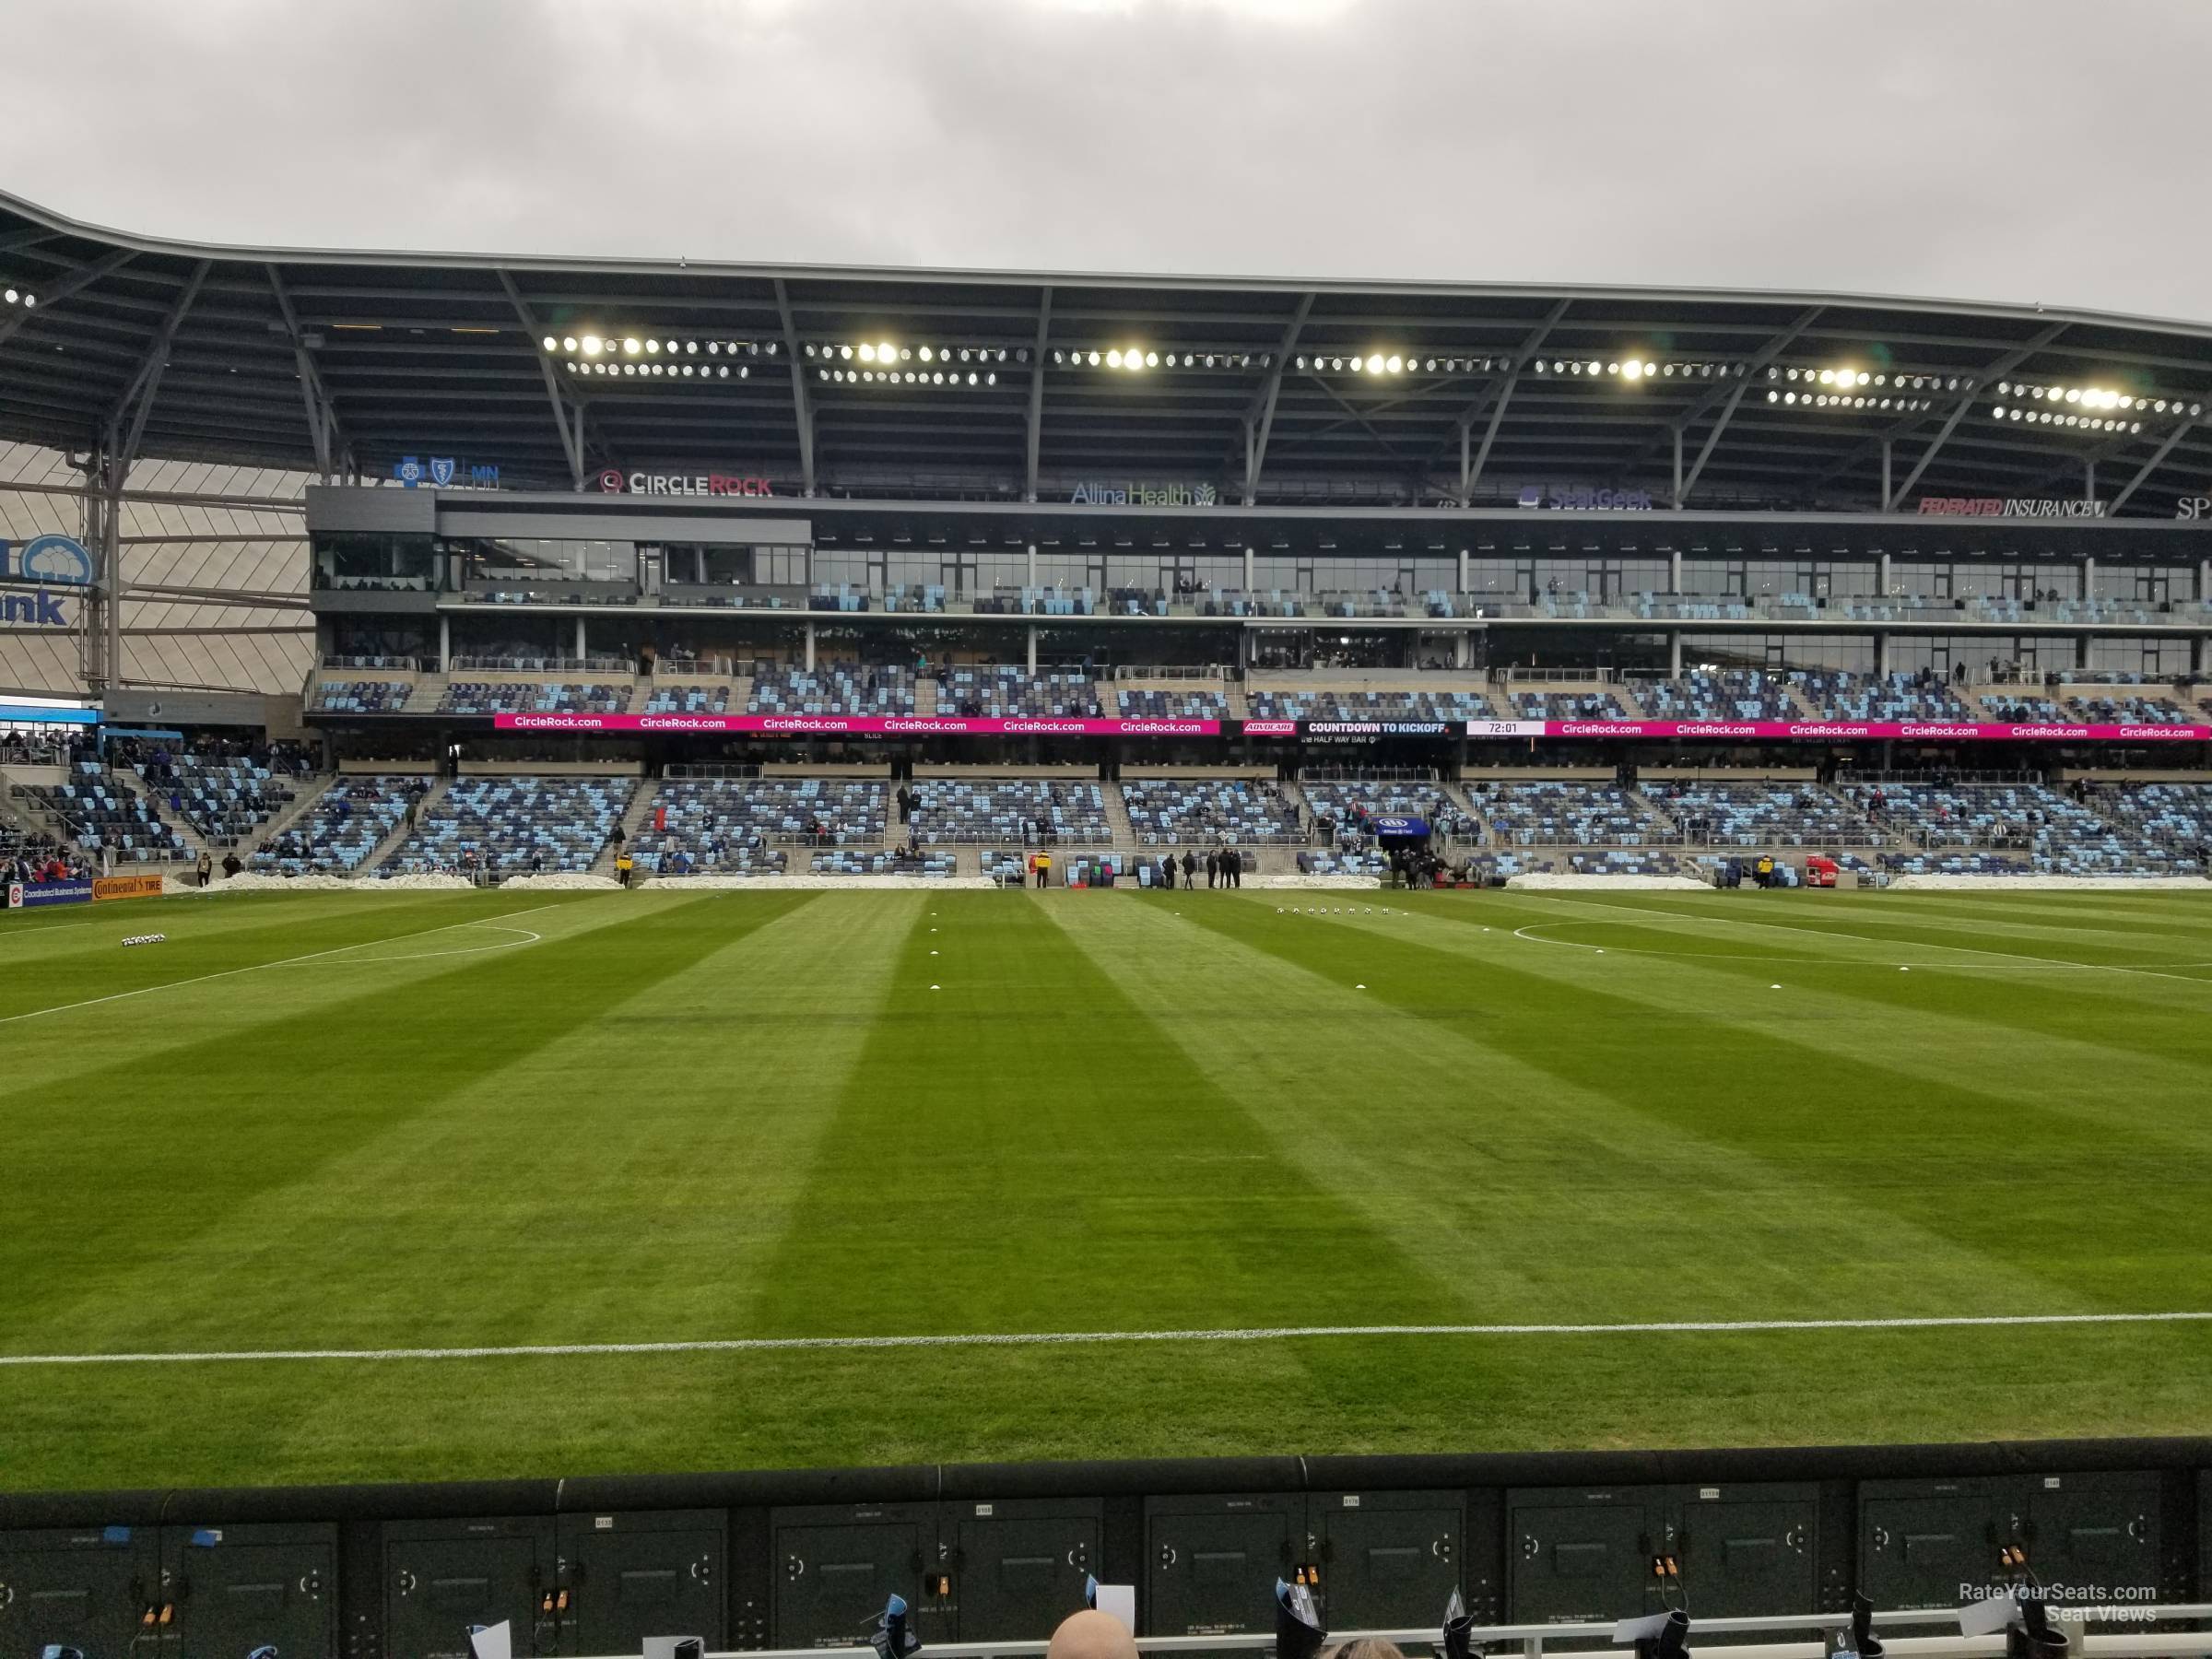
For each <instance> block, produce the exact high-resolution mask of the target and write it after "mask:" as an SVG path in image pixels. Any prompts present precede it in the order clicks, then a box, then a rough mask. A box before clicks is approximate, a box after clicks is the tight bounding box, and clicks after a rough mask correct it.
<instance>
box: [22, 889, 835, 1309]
mask: <svg viewBox="0 0 2212 1659" xmlns="http://www.w3.org/2000/svg"><path fill="white" fill-rule="evenodd" d="M698 902H699V900H696V899H691V900H673V901H670V900H659V901H653V902H645V903H632V904H629V905H626V906H617V905H613V904H608V903H606V902H605V901H601V903H600V904H598V905H597V906H594V907H593V908H591V909H583V908H582V907H577V908H575V909H572V910H571V912H570V913H571V914H573V915H580V916H582V917H584V918H587V919H590V920H594V921H597V922H599V923H600V925H594V926H589V927H586V928H582V929H581V930H580V931H577V932H574V933H571V935H567V936H563V937H559V938H548V939H547V940H546V941H545V942H544V943H543V944H541V945H536V946H533V947H529V948H528V949H527V950H523V951H516V952H513V953H512V954H506V953H502V954H501V955H499V956H493V957H477V958H458V959H444V960H442V961H439V960H432V961H425V962H414V963H406V964H396V965H386V966H384V967H382V968H379V969H377V970H375V971H374V977H373V979H372V981H371V984H372V986H373V988H364V989H359V990H357V991H356V992H355V993H354V994H350V995H347V994H343V993H342V992H338V993H334V990H333V987H334V985H335V984H336V983H338V981H337V980H335V979H334V977H333V976H331V975H327V974H324V975H298V976H291V977H287V976H284V975H282V974H279V973H275V972H271V973H267V974H260V975H256V976H254V992H253V996H252V997H250V998H246V999H243V1002H244V1006H247V1007H250V1008H251V1009H252V1010H253V1015H254V1018H253V1024H252V1027H251V1039H250V1040H246V1039H245V1038H243V1037H242V1036H241V1032H240V1030H237V1029H235V1028H233V1027H229V1026H224V1025H218V1029H217V1030H215V1032H214V1033H213V1034H210V1035H206V1036H202V1037H200V1038H199V1039H198V1040H196V1041H192V1042H188V1043H182V1044H180V1043H176V1042H174V1041H169V1040H168V1039H167V1034H166V1030H165V1028H163V1027H162V1026H161V1025H159V1023H156V1024H155V1025H153V1026H152V1027H151V1028H150V1029H149V1032H148V1035H147V1037H145V1038H143V1039H142V1038H138V1037H135V1036H134V1034H133V1031H132V1030H131V1028H130V1026H129V1025H128V1024H127V1023H123V1024H119V1025H116V1026H115V1027H114V1029H112V1030H108V1031H106V1032H103V1033H102V1034H101V1035H100V1039H99V1041H100V1045H101V1052H102V1053H103V1055H104V1056H105V1059H106V1064H104V1065H101V1066H100V1067H98V1068H96V1069H92V1070H88V1071H84V1072H80V1073H77V1074H76V1075H74V1076H71V1077H65V1078H62V1079H59V1080H57V1081H55V1082H54V1083H53V1084H52V1085H51V1086H50V1087H48V1088H46V1089H44V1090H42V1091H41V1094H40V1095H39V1096H38V1098H37V1100H36V1101H35V1103H34V1104H32V1105H31V1106H29V1107H24V1106H19V1105H18V1106H11V1107H10V1116H11V1127H12V1129H13V1133H12V1135H11V1141H12V1146H11V1158H12V1163H13V1171H12V1173H13V1176H14V1177H15V1178H16V1179H18V1180H20V1181H22V1182H25V1183H26V1184H25V1186H24V1189H23V1190H25V1191H29V1192H35V1193H41V1194H47V1195H48V1198H49V1200H50V1201H58V1202H60V1203H63V1204H65V1206H67V1210H68V1215H69V1222H68V1225H66V1226H62V1227H55V1228H52V1229H9V1230H6V1232H5V1235H4V1236H0V1330H4V1331H6V1332H7V1333H8V1341H9V1345H10V1347H11V1348H12V1349H13V1351H18V1352H19V1351H22V1349H21V1348H20V1347H16V1345H17V1344H18V1343H28V1344H35V1345H36V1346H40V1347H49V1346H52V1345H53V1344H55V1343H65V1344H67V1345H69V1346H71V1347H76V1348H78V1349H83V1350H91V1349H100V1348H114V1347H143V1346H146V1343H147V1337H148V1334H149V1333H152V1334H154V1335H160V1336H168V1337H177V1336H182V1335H184V1334H185V1333H186V1332H195V1333H198V1334H200V1335H202V1336H203V1337H204V1336H205V1335H206V1334H207V1333H209V1332H212V1331H218V1330H226V1331H244V1330H250V1329H258V1328H265V1327H264V1326H263V1325H262V1324H260V1323H259V1322H258V1316H257V1313H256V1309H257V1306H258V1305H259V1304H260V1302H261V1301H262V1300H263V1299H265V1298H271V1297H274V1298H276V1299H277V1300H278V1301H279V1302H280V1303H283V1304H285V1305H289V1304H290V1300H291V1297H292V1295H293V1292H292V1291H291V1290H289V1289H288V1288H286V1281H287V1280H288V1279H289V1280H291V1281H293V1282H295V1283H296V1282H297V1281H299V1280H300V1279H306V1280H308V1281H310V1282H311V1283H312V1281H313V1280H315V1279H316V1278H317V1277H320V1276H322V1275H325V1274H335V1275H336V1276H337V1277H338V1281H339V1282H348V1281H347V1275H349V1274H351V1273H355V1272H361V1271H368V1272H373V1271H375V1270H376V1264H375V1263H373V1262H370V1263H366V1264H350V1265H349V1263H348V1261H347V1258H346V1257H345V1256H343V1255H336V1256H332V1257H329V1258H324V1257H323V1256H322V1255H320V1254H319V1253H318V1252H317V1249H316V1245H315V1241H314V1240H313V1239H312V1238H309V1237H303V1236H301V1235H300V1233H298V1232H297V1231H295V1230H294V1229H295V1222H296V1218H291V1217H288V1216H287V1215H286V1214H285V1213H283V1212H282V1211H280V1210H277V1209H275V1208H271V1207H265V1206H268V1205H269V1202H270V1200H271V1199H272V1197H273V1195H275V1194H278V1193H281V1192H283V1191H285V1190H287V1189H288V1188H291V1187H294V1186H296V1185H297V1184H298V1183H300V1182H303V1181H307V1180H310V1179H312V1177H313V1175H314V1173H315V1172H316V1171H322V1170H327V1169H330V1168H332V1167H334V1166H335V1165H336V1164H337V1163H339V1162H340V1161H341V1160H342V1159H345V1158H346V1157H347V1155H348V1154H350V1153H351V1152H353V1151H354V1150H356V1149H357V1148H359V1147H361V1146H363V1145H365V1144H367V1143H368V1142H370V1141H371V1140H373V1139H375V1138H376V1137H378V1136H380V1135H385V1134H387V1133H390V1132H392V1131H393V1130H394V1129H395V1128H396V1127H398V1126H400V1125H404V1124H409V1123H412V1122H417V1121H419V1120H421V1119H422V1118H424V1117H425V1116H426V1115H427V1114H429V1112H431V1111H432V1110H433V1108H434V1106H435V1104H436V1103H437V1102H439V1101H441V1100H446V1099H449V1098H451V1097H452V1096H453V1095H455V1094H458V1093H460V1092H461V1091H463V1090H465V1089H466V1088H469V1087H470V1086H471V1085H472V1084H473V1083H474V1082H475V1081H477V1079H479V1078H482V1077H488V1076H489V1075H491V1074H493V1073H495V1072H497V1071H498V1070H500V1068H501V1067H502V1066H504V1065H509V1064H512V1061H513V1060H514V1059H516V1058H517V1057H518V1056H520V1055H522V1054H524V1053H528V1052H529V1051H531V1050H532V1049H535V1048H536V1047H538V1046H541V1045H543V1044H544V1043H547V1042H548V1041H554V1040H555V1039H556V1038H557V1037H559V1036H560V1035H561V1034H563V1033H565V1032H567V1031H569V1030H573V1029H575V1028H576V1027H578V1026H580V1025H582V1024H586V1023H588V1022H589V1021H590V1020H591V1019H592V1018H594V1016H595V1015H596V1013H597V1011H598V1010H599V1009H600V1008H601V1007H603V1006H605V1004H606V999H607V996H608V994H609V988H610V987H611V986H615V985H620V986H622V987H624V988H625V989H626V990H628V991H629V992H631V993H633V994H634V993H636V992H638V991H641V990H643V989H645V988H647V987H649V986H651V985H652V984H653V983H654V982H658V981H660V980H663V979H665V978H667V977H669V976H671V975H673V974H675V973H677V972H678V971H681V970H682V969H684V968H685V967H686V966H688V964H689V963H690V962H691V961H694V960H696V959H698V957H700V956H701V955H703V954H705V953H706V952H707V951H709V950H711V949H712V948H713V947H714V946H715V943H716V936H715V935H713V934H712V933H710V932H708V931H705V930H693V931H690V932H684V931H678V930H672V929H670V928H669V927H668V926H667V925H665V919H666V918H667V917H668V916H669V915H670V914H671V913H672V912H681V911H683V910H684V909H686V908H688V907H689V906H690V905H693V904H696V903H698ZM785 902H795V900H785ZM353 983H355V984H356V985H359V983H360V982H359V981H358V980H357V981H354V982H353ZM179 994H180V995H186V994H188V993H179ZM180 1018H189V1010H185V1011H182V1012H181V1013H180ZM148 1050H151V1051H154V1052H156V1053H158V1054H159V1068H158V1069H149V1067H148V1065H147V1051H148ZM507 1154H508V1156H507V1159H506V1163H505V1167H504V1170H503V1172H502V1177H501V1181H500V1182H494V1183H490V1184H489V1185H488V1190H487V1193H486V1198H487V1202H488V1203H492V1202H494V1201H496V1198H497V1194H498V1192H499V1188H500V1184H516V1185H519V1184H526V1183H527V1182H528V1181H529V1159H530V1145H529V1142H528V1141H527V1139H523V1140H521V1141H519V1142H517V1143H516V1144H513V1145H512V1146H510V1147H508V1148H507ZM241 1218H242V1219H244V1220H246V1221H247V1222H248V1223H249V1224H251V1223H258V1226H257V1227H252V1226H250V1227H249V1230H250V1232H251V1235H252V1239H253V1243H252V1245H251V1247H248V1248H244V1249H242V1250H241V1248H240V1247H239V1244H238V1242H237V1229H236V1228H235V1226H234V1223H237V1222H238V1221H240V1220H241ZM425 1237H426V1239H428V1240H429V1242H431V1243H432V1244H434V1245H436V1246H439V1247H440V1248H441V1249H442V1250H443V1251H444V1253H445V1254H444V1257H443V1265H442V1266H441V1270H440V1271H439V1272H438V1273H437V1274H436V1275H434V1276H433V1277H430V1278H429V1279H428V1280H425V1281H423V1282H419V1283H415V1284H412V1285H410V1286H409V1287H408V1288H407V1289H408V1293H409V1294H410V1295H411V1296H412V1297H413V1298H414V1300H415V1305H417V1306H418V1308H427V1307H431V1306H434V1305H435V1304H436V1303H437V1302H438V1300H440V1299H441V1298H442V1297H444V1296H446V1295H447V1294H449V1289H448V1280H449V1279H450V1278H452V1277H453V1276H454V1275H456V1274H465V1273H469V1272H486V1271H489V1270H490V1269H489V1268H488V1267H486V1266H484V1265H479V1263H480V1261H481V1258H482V1257H483V1256H484V1255H487V1254H489V1255H493V1256H498V1257H499V1258H500V1262H501V1263H511V1262H512V1260H514V1259H515V1258H516V1257H517V1256H519V1255H521V1254H524V1253H526V1252H527V1249H528V1246H529V1243H530V1241H528V1240H524V1239H513V1240H498V1239H495V1238H493V1237H492V1236H491V1235H490V1234H489V1233H488V1232H487V1233H485V1234H484V1235H483V1236H480V1237H474V1238H469V1239H466V1240H457V1239H454V1238H453V1237H451V1236H450V1235H447V1234H443V1233H440V1234H434V1235H433V1234H426V1235H425ZM206 1238H214V1239H218V1240H221V1241H224V1244H223V1248H222V1249H220V1250H219V1251H215V1252H204V1251H203V1250H202V1248H201V1241H202V1240H203V1239H206ZM464 1246H465V1253H464V1251H463V1247H464ZM526 1283H527V1280H526V1278H524V1279H523V1280H520V1281H518V1282H517V1284H516V1286H515V1297H516V1300H528V1295H527V1291H526V1289H525V1288H524V1286H525V1285H526ZM181 1287H188V1289H182V1288H181Z"/></svg>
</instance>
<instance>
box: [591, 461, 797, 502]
mask: <svg viewBox="0 0 2212 1659" xmlns="http://www.w3.org/2000/svg"><path fill="white" fill-rule="evenodd" d="M599 489H600V493H601V494H603V495H641V496H772V495H774V494H775V493H776V490H775V486H774V485H773V484H771V483H770V482H769V480H768V479H766V478H756V477H744V476H743V475H741V474H737V473H718V472H717V473H656V472H624V471H623V470H622V469H621V468H620V467H618V466H610V467H608V468H607V469H606V471H605V472H603V473H601V474H600V475H599Z"/></svg>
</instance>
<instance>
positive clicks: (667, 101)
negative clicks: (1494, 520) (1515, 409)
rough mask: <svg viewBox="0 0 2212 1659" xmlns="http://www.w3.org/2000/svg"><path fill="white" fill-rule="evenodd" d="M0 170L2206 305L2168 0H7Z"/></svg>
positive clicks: (29, 185) (1083, 262)
mask: <svg viewBox="0 0 2212 1659" xmlns="http://www.w3.org/2000/svg"><path fill="white" fill-rule="evenodd" d="M8 10H9V14H10V16H9V30H10V36H11V38H10V41H9V55H10V57H11V59H12V60H13V62H14V64H15V65H18V66H19V67H20V69H21V70H22V71H24V73H22V74H21V75H20V76H15V77H11V81H12V84H11V88H10V93H11V99H12V103H13V107H12V109H11V120H10V123H9V125H10V128H11V131H12V140H11V142H12V146H13V147H12V150H11V151H10V152H9V154H8V159H7V162H6V166H5V168H4V169H0V180H4V181H5V182H6V187H7V188H8V189H10V190H13V191H15V192H17V193H18V194H23V195H27V196H29V197H30V198H32V199H33V200H37V201H41V202H44V203H46V204H47V205H49V206H53V207H55V208H58V209H60V210H62V211H65V212H67V213H70V214H73V215H75V216H76V217H79V218H88V219H92V220H96V221H100V222H105V223H109V224H113V225H118V226H122V227H125V228H129V229H138V230H145V231H149V232H156V233H163V234H171V235H176V236H182V237H191V238H195V239H203V240H216V241H250V242H276V243H290V244H302V243H308V244H337V245H356V246H366V247H392V246H398V247H411V248H426V247H427V248H452V249H468V250H491V251H500V252H535V253H637V254H677V253H683V254H688V255H692V256H696V257H713V258H729V259H764V260H767V259H772V260H810V261H824V262H850V263H859V264H932V265H968V266H1021V267H1038V268H1052V269H1066V268H1077V269H1093V268H1095V269H1110V270H1117V269H1135V270H1147V271H1172V272H1210V273H1222V274H1265V275H1310V276H1324V275H1325V276H1362V277H1436V278H1453V279H1465V280H1497V281H1514V280H1529V281H1578V282H1622V283H1669V284H1676V283H1678V284H1689V285H1700V286H1714V287H1770V286H1771V287H1784V288H1843V289H1863V290H1867V291H1872V292H1880V293H1916V294H1940V295H1945V296H1951V297H1959V298H1969V299H1989V300H2041V301H2044V302H2048V303H2054V304H2056V303H2065V304H2082V305H2094V306H2102V307H2106V308H2110V309H2113V310H2120V311H2137V312H2149V313H2155V314H2160V315H2171V316H2183V317H2199V318H2201V317H2205V316H2207V315H2212V298H2208V297H2207V293H2206V268H2207V257H2206V256H2207V253H2212V216H2208V215H2207V214H2206V211H2205V209H2204V206H2203V200H2202V194H2201V192H2202V184H2201V179H2200V172H2201V167H2202V163H2203V159H2204V155H2205V152H2206V141H2205V139H2204V137H2203V135H2202V131H2201V117H2200V116H2199V115H2198V114H2197V113H2196V112H2197V110H2198V108H2199V107H2200V100H2201V94H2202V90H2203V84H2204V79H2205V71H2206V66H2207V65H2208V64H2212V7H2206V6H2194V5H2189V4H2185V3H2183V0H2104V3H2103V4H2101V5H2099V6H2095V7H2093V8H2092V7H2088V6H2083V5H2081V4H2079V3H2078V0H1700V3H1699V4H1696V5H1686V4H1677V5H1673V6H1661V5H1639V4H1632V3H1630V0H651V3H648V0H589V3H586V0H380V3H379V4H377V5H374V6H368V5H359V4H356V5H343V4H329V5H307V4H302V3H301V0H193V3H192V4H190V5H186V6H179V5H176V4H174V0H14V4H13V5H11V6H9V8H8Z"/></svg>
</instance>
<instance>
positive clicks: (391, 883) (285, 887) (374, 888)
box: [161, 870, 475, 893]
mask: <svg viewBox="0 0 2212 1659" xmlns="http://www.w3.org/2000/svg"><path fill="white" fill-rule="evenodd" d="M161 890H162V891H163V892H165V893H198V892H207V893H466V892H473V891H474V890H475V889H474V888H471V887H470V886H469V884H468V883H467V882H465V881H464V880H462V879H461V877H458V876H394V877H391V878H390V879H389V880H385V881H378V880H376V879H374V878H373V877H351V876H270V875H265V874H263V873H261V872H259V871H253V870H247V871H242V872H241V873H240V874H238V875H236V876H233V877H229V879H228V880H222V881H218V882H216V883H215V884H214V885H213V886H211V887H207V888H202V887H201V886H200V885H199V883H198V882H197V881H196V880H187V879H184V878H182V877H176V876H170V877H164V878H163V879H162V883H161Z"/></svg>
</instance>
